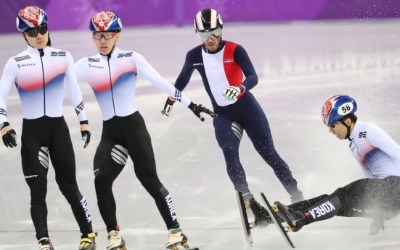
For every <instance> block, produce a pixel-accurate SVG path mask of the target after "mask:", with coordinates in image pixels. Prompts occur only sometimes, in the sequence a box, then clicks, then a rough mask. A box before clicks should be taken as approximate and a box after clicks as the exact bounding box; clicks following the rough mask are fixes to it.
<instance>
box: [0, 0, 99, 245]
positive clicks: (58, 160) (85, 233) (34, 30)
mask: <svg viewBox="0 0 400 250" xmlns="http://www.w3.org/2000/svg"><path fill="white" fill-rule="evenodd" d="M47 20H48V19H47V15H46V13H45V12H44V11H43V10H42V9H40V8H39V7H37V6H27V7H25V8H23V9H22V10H20V11H19V13H18V16H17V28H18V30H19V32H21V36H22V38H23V39H24V40H25V41H26V42H27V43H28V48H27V49H26V50H24V51H23V52H21V53H19V54H17V55H15V56H13V57H11V58H10V59H9V60H8V61H7V63H6V65H5V67H4V71H3V74H2V77H1V79H0V123H1V134H2V138H3V142H4V144H5V146H7V147H11V148H14V147H17V134H16V131H15V130H14V129H13V128H12V127H11V125H10V123H9V122H8V118H7V96H8V94H9V92H10V88H11V86H16V88H17V90H18V94H19V97H20V99H21V103H22V111H23V114H22V117H23V122H22V136H21V157H22V169H23V173H24V176H25V180H26V183H27V184H28V186H29V189H30V195H31V202H30V213H31V217H32V221H33V225H34V226H35V230H36V238H37V239H38V241H39V249H42V250H48V249H53V247H52V243H51V241H50V238H49V232H48V227H47V204H46V194H47V181H48V180H47V173H48V168H49V166H50V161H51V164H52V165H53V168H54V172H55V176H56V182H57V184H58V186H59V188H60V190H61V192H62V194H63V195H64V196H65V198H66V199H67V201H68V203H69V204H70V206H71V209H72V212H73V214H74V216H75V219H76V221H77V222H78V225H79V229H80V231H81V233H82V236H81V242H80V246H79V249H80V250H91V249H95V247H96V245H95V242H94V237H95V233H93V231H92V225H91V216H90V211H89V207H88V204H87V202H86V199H85V198H84V197H83V196H82V194H81V193H80V191H79V189H78V184H77V180H76V166H75V155H74V151H73V147H72V142H71V138H70V134H69V129H68V127H67V124H66V121H65V119H64V117H63V100H64V87H65V85H66V87H67V90H68V93H69V97H70V100H71V102H72V105H73V107H74V109H75V112H76V114H77V116H78V119H79V121H80V128H81V133H82V138H83V139H84V141H85V144H84V147H86V146H87V145H88V143H89V141H90V131H89V125H88V121H87V118H86V114H85V110H84V106H83V100H82V95H81V91H80V89H79V86H78V82H77V80H76V75H75V70H74V62H73V58H72V56H71V54H70V53H69V52H67V51H64V50H60V49H56V48H52V47H50V46H51V42H50V37H49V31H48V29H47Z"/></svg>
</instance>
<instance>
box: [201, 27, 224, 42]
mask: <svg viewBox="0 0 400 250" xmlns="http://www.w3.org/2000/svg"><path fill="white" fill-rule="evenodd" d="M197 35H198V36H199V37H200V39H201V40H202V41H203V42H206V41H207V40H208V39H211V40H215V39H216V38H217V36H220V35H222V29H221V28H216V29H213V30H198V31H197Z"/></svg>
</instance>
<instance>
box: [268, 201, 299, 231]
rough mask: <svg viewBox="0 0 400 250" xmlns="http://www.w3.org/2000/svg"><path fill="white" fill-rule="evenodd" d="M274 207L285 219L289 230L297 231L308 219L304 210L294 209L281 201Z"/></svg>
mask: <svg viewBox="0 0 400 250" xmlns="http://www.w3.org/2000/svg"><path fill="white" fill-rule="evenodd" d="M273 209H274V210H275V212H276V213H277V214H278V215H279V216H280V217H281V218H282V219H283V220H285V222H286V223H287V226H286V229H287V230H288V231H293V232H297V231H299V230H300V229H301V228H302V227H303V226H304V225H305V224H306V220H305V217H304V215H303V213H302V212H300V211H294V210H293V209H291V208H289V207H287V206H285V205H283V204H282V203H280V202H279V201H276V202H275V203H274V206H273Z"/></svg>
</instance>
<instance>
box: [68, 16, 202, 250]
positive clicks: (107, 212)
mask: <svg viewBox="0 0 400 250" xmlns="http://www.w3.org/2000/svg"><path fill="white" fill-rule="evenodd" d="M90 30H91V31H92V32H93V42H94V43H95V45H96V47H97V49H98V51H99V54H96V55H93V56H90V57H85V58H82V59H80V60H79V61H77V62H76V65H75V68H76V73H77V76H78V80H79V81H85V82H87V83H88V84H89V85H90V86H91V87H92V89H93V92H94V95H95V97H96V99H97V102H98V104H99V106H100V109H101V113H102V117H103V130H102V135H101V140H100V143H99V145H98V147H97V151H96V154H95V157H94V173H95V188H96V195H97V200H98V206H99V210H100V213H101V216H102V218H103V220H104V223H105V225H106V229H107V232H108V234H109V244H108V246H107V249H119V248H121V247H125V241H124V239H123V238H122V237H121V235H120V233H119V230H120V228H119V225H118V222H117V217H116V203H115V199H114V195H113V192H112V185H113V182H114V181H115V179H116V178H117V177H118V175H119V174H120V173H121V171H122V170H123V168H124V166H125V165H126V162H127V160H128V157H129V156H130V157H131V159H132V161H133V166H134V170H135V174H136V176H137V178H138V179H139V181H140V182H141V184H142V185H143V186H144V188H145V189H146V190H147V192H148V193H149V194H150V195H151V196H152V197H153V199H154V200H155V203H156V206H157V208H158V210H159V212H160V214H161V216H162V218H163V220H164V222H165V223H166V227H167V229H168V230H169V240H168V242H167V243H166V247H167V248H174V247H175V245H176V244H178V243H179V244H182V243H185V242H186V241H187V238H186V236H185V235H183V234H182V230H181V229H180V226H179V223H178V220H177V215H176V213H175V208H174V203H173V201H172V198H171V195H170V194H169V192H168V190H167V189H166V188H165V187H164V185H163V184H162V183H161V181H160V180H159V178H158V175H157V171H156V163H155V157H154V152H153V147H152V144H151V138H150V135H149V133H148V131H147V129H146V125H145V122H144V120H143V117H142V116H141V114H140V113H139V111H138V107H137V105H136V102H135V86H136V82H137V77H138V75H143V76H144V77H145V78H146V79H147V80H149V81H150V82H151V83H152V84H154V85H155V86H156V87H157V88H159V89H160V90H161V91H163V92H165V93H167V94H169V95H172V96H174V98H176V99H177V100H179V101H180V102H181V103H182V104H183V105H185V106H188V107H189V108H190V109H191V110H192V111H193V112H194V113H195V114H196V116H198V117H200V112H209V110H207V109H205V108H204V107H201V105H196V104H194V103H192V102H191V101H190V100H189V99H188V98H187V97H185V96H184V95H182V94H181V93H180V92H179V91H178V90H176V89H175V88H174V87H173V86H172V84H170V83H168V82H167V81H165V80H164V79H163V78H162V77H161V76H160V75H159V74H158V72H157V71H156V70H155V69H154V68H153V67H152V66H151V65H150V64H149V63H148V62H147V61H146V59H145V58H144V57H143V56H142V55H141V54H139V53H137V52H134V51H127V50H122V49H119V48H118V47H117V41H118V40H119V38H120V35H121V30H122V23H121V20H120V18H119V17H118V16H117V15H116V14H115V13H113V12H110V11H102V12H99V13H96V14H95V15H94V16H93V17H92V19H91V20H90ZM118 247H119V248H118Z"/></svg>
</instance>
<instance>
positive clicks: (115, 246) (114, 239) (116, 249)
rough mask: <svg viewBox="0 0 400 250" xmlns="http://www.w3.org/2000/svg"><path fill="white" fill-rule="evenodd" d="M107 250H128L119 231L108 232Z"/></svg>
mask: <svg viewBox="0 0 400 250" xmlns="http://www.w3.org/2000/svg"><path fill="white" fill-rule="evenodd" d="M107 239H108V245H107V250H127V248H126V247H125V240H124V239H123V238H122V236H121V235H119V231H115V230H111V231H110V232H108V236H107Z"/></svg>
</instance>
